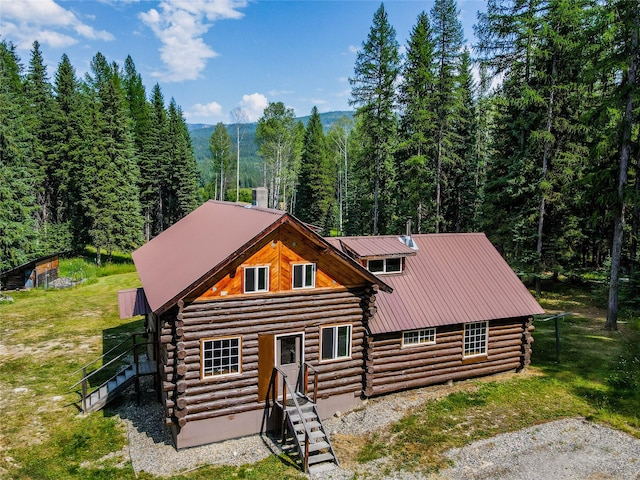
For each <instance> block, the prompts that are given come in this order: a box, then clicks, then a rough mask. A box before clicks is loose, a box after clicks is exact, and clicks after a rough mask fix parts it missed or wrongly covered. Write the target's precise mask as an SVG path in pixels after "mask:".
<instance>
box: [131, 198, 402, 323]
mask: <svg viewBox="0 0 640 480" xmlns="http://www.w3.org/2000/svg"><path fill="white" fill-rule="evenodd" d="M285 221H286V222H290V223H291V224H294V225H297V226H298V228H299V229H300V232H301V233H302V234H304V235H306V236H307V237H309V238H310V239H312V240H313V241H315V242H317V243H318V244H321V245H323V246H326V247H327V248H328V249H330V250H331V251H332V252H333V254H334V255H335V257H336V258H339V259H340V260H339V261H340V262H342V263H343V264H345V266H347V268H351V269H353V270H356V271H357V272H358V273H359V274H360V275H362V276H363V277H364V278H365V279H367V280H368V281H369V282H371V283H372V284H378V285H379V286H380V288H381V290H383V291H384V290H387V291H391V288H390V287H389V286H388V285H387V284H386V283H385V282H384V279H380V278H377V277H376V276H375V275H373V274H372V273H370V272H369V271H367V270H366V269H365V268H363V267H362V266H361V265H360V264H358V263H357V262H355V261H354V260H352V259H351V258H350V257H348V256H347V255H346V254H344V253H343V252H342V250H341V249H338V248H334V247H333V246H332V245H329V244H327V242H326V241H325V240H324V239H323V238H322V237H320V236H319V235H317V234H315V233H314V232H313V231H312V230H310V229H309V228H308V227H306V226H305V225H304V224H302V223H301V222H299V221H298V220H296V219H295V218H293V217H291V216H290V215H288V214H287V213H286V212H283V211H280V210H273V209H267V208H261V207H255V206H253V207H252V206H250V205H244V204H239V203H229V202H218V201H213V200H210V201H208V202H206V203H204V204H203V205H201V206H200V207H198V208H197V209H196V210H194V211H193V212H191V213H190V214H189V215H187V216H186V217H184V218H183V219H182V220H180V221H179V222H177V223H176V224H174V225H172V226H171V227H170V228H168V229H167V230H165V231H164V232H162V233H161V234H160V235H158V236H157V237H155V238H154V239H153V240H151V241H150V242H149V243H147V244H145V245H143V246H142V247H140V248H139V249H138V250H136V251H135V252H133V254H132V256H133V261H134V263H135V265H136V269H137V270H138V275H139V276H140V280H141V281H142V286H143V288H144V292H145V294H146V298H147V301H148V302H149V306H150V307H151V311H153V312H158V313H161V312H162V311H164V310H166V309H167V308H169V307H170V306H171V305H174V304H175V303H176V302H177V301H178V300H179V299H180V298H182V297H184V296H185V295H186V294H187V293H189V292H190V291H191V290H193V289H194V288H196V287H197V286H198V285H200V284H201V283H202V282H204V281H206V279H207V278H209V277H210V276H211V274H212V272H216V271H218V270H220V269H221V268H224V267H225V265H226V264H227V262H228V261H229V260H230V259H231V258H233V256H234V255H236V254H237V253H238V252H242V251H244V250H245V249H246V248H248V247H250V246H252V245H253V244H254V243H255V242H257V241H258V240H259V239H260V238H262V237H263V236H264V235H266V234H267V232H268V231H270V228H271V227H274V228H275V227H277V225H279V224H280V223H281V222H285Z"/></svg>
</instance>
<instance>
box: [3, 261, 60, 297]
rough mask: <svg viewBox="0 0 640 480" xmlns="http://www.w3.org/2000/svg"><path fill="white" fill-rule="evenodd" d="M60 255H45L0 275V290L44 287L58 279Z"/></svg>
mask: <svg viewBox="0 0 640 480" xmlns="http://www.w3.org/2000/svg"><path fill="white" fill-rule="evenodd" d="M60 255H61V253H60V252H58V253H55V254H53V255H45V256H42V257H40V258H36V259H35V260H31V261H30V262H27V263H24V264H22V265H20V266H18V267H15V268H12V269H11V270H7V271H6V272H2V273H0V288H2V290H20V289H22V288H36V287H46V286H47V285H48V284H49V283H50V282H53V281H54V280H56V279H57V278H58V267H59V257H60Z"/></svg>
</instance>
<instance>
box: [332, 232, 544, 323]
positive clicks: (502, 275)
mask: <svg viewBox="0 0 640 480" xmlns="http://www.w3.org/2000/svg"><path fill="white" fill-rule="evenodd" d="M342 240H344V239H342ZM349 240H350V241H351V240H352V239H351V238H350V239H349ZM413 240H414V241H415V243H416V244H417V246H418V251H417V255H416V256H415V257H412V258H409V259H407V261H406V263H405V270H404V272H403V273H402V274H397V275H395V274H394V275H384V277H383V278H384V280H385V282H386V283H387V284H389V285H390V286H391V287H393V293H385V292H380V293H379V294H378V295H377V296H376V305H377V307H378V310H377V313H376V315H375V317H374V318H373V319H372V320H371V321H370V324H369V325H370V329H371V332H372V333H385V332H397V331H403V330H413V329H418V328H426V327H437V326H441V325H451V324H456V323H466V322H475V321H483V320H491V319H498V318H512V317H521V316H528V315H533V314H539V313H544V310H543V309H542V308H541V307H540V305H539V304H538V302H537V301H536V300H535V299H534V298H533V296H532V295H531V294H530V293H529V291H528V290H527V289H526V287H525V286H524V285H523V284H522V282H521V281H520V279H519V278H518V277H517V276H516V274H515V273H514V272H513V270H511V268H510V267H509V265H508V264H507V262H506V261H505V260H504V259H503V258H502V256H501V255H500V253H498V251H497V250H496V249H495V248H494V247H493V245H492V244H491V242H489V240H488V239H487V237H486V236H485V235H484V234H482V233H469V234H461V233H458V234H435V235H413Z"/></svg>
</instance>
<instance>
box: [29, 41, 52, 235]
mask: <svg viewBox="0 0 640 480" xmlns="http://www.w3.org/2000/svg"><path fill="white" fill-rule="evenodd" d="M25 95H26V98H27V101H28V102H29V110H28V118H29V129H30V130H31V133H32V135H33V152H34V160H35V162H36V165H37V169H36V170H35V171H34V173H35V175H36V178H35V180H36V184H37V185H38V189H37V191H36V199H37V202H38V205H39V207H40V208H39V211H38V215H37V227H38V229H39V230H40V235H41V238H42V240H43V242H44V243H46V238H47V234H48V227H49V225H50V224H51V223H55V222H56V221H57V219H58V217H59V208H58V207H59V205H58V194H59V190H60V185H59V184H58V182H57V181H56V180H58V179H57V176H56V172H57V169H58V165H57V164H56V163H55V157H54V151H55V145H54V141H55V134H54V126H55V117H56V112H55V107H57V104H56V103H55V102H54V101H53V93H52V87H51V84H50V83H49V78H48V76H47V69H46V67H45V65H44V61H43V59H42V52H41V51H40V44H39V43H38V42H37V41H35V42H33V49H32V50H31V59H30V61H29V69H28V72H27V77H26V80H25Z"/></svg>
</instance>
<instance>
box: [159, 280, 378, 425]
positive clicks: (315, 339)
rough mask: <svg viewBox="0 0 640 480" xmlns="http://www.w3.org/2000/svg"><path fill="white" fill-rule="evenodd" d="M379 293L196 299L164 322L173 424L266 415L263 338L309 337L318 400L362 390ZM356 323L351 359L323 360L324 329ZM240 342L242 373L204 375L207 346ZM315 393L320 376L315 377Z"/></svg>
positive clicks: (165, 379) (165, 377) (307, 353)
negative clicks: (370, 320)
mask: <svg viewBox="0 0 640 480" xmlns="http://www.w3.org/2000/svg"><path fill="white" fill-rule="evenodd" d="M373 294H374V289H372V288H358V289H347V288H342V289H339V290H338V289H335V288H332V289H326V290H318V289H315V290H298V291H296V292H295V294H292V293H291V292H288V293H286V294H284V293H283V294H263V295H258V294H255V295H251V296H250V297H249V296H245V297H236V298H227V299H212V300H208V301H197V302H193V303H190V304H184V305H180V306H179V310H178V312H177V314H174V315H175V316H174V318H173V319H172V320H171V319H167V318H166V317H165V318H164V319H163V320H162V329H161V331H162V334H161V339H162V343H161V349H160V350H161V356H162V363H163V364H164V368H162V369H161V370H160V374H161V376H162V386H163V388H162V390H163V393H164V403H165V409H166V416H167V423H168V424H173V425H179V426H181V427H182V426H184V425H186V423H187V422H189V421H195V420H203V419H207V418H216V417H220V416H225V415H232V414H236V413H241V412H247V411H251V410H262V409H264V408H265V402H264V401H260V399H259V386H258V384H259V381H258V377H259V375H258V368H259V364H260V358H259V354H258V352H259V335H286V334H293V333H299V332H303V333H304V358H305V361H307V362H308V363H309V364H311V365H312V366H313V367H314V368H315V369H316V370H317V372H318V378H319V381H318V398H319V399H327V398H329V397H330V396H333V395H341V394H351V395H354V396H359V395H360V394H361V392H362V377H363V375H364V345H365V343H366V341H365V339H366V329H365V326H364V319H365V316H366V315H368V314H369V309H370V305H371V304H372V296H373ZM334 325H350V326H351V355H350V356H349V357H348V358H339V359H336V360H333V361H330V362H326V361H324V362H321V350H320V335H321V328H322V327H325V326H334ZM229 337H232V338H238V337H240V339H241V340H240V344H241V352H240V353H241V369H240V370H241V371H240V373H234V374H233V375H220V376H218V375H214V376H208V377H205V378H202V377H201V376H202V371H201V363H202V361H203V359H202V358H201V341H202V340H203V339H219V338H229ZM308 388H309V391H310V392H312V390H313V378H312V377H310V378H309V384H308Z"/></svg>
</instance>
